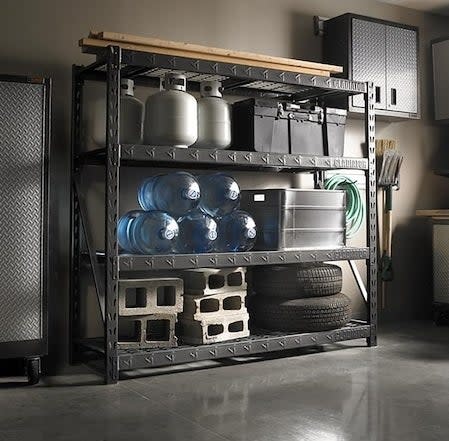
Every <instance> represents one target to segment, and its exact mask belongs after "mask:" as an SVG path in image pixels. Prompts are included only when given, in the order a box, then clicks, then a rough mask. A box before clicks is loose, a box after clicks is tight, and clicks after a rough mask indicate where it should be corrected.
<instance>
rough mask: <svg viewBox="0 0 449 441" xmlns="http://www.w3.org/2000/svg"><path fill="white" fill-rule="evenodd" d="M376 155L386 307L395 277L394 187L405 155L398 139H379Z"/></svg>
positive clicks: (397, 187) (383, 286) (381, 272)
mask: <svg viewBox="0 0 449 441" xmlns="http://www.w3.org/2000/svg"><path fill="white" fill-rule="evenodd" d="M376 156H377V158H378V163H379V165H380V167H379V168H378V170H380V171H379V177H378V185H379V187H380V188H382V189H383V193H384V194H383V196H384V197H383V201H384V207H383V225H382V248H381V253H382V254H381V259H380V276H381V280H382V297H381V306H382V309H383V308H384V307H385V292H386V282H390V281H392V280H393V278H394V271H393V260H392V253H391V239H392V232H393V216H392V211H393V188H395V189H396V190H398V189H399V172H400V169H401V165H402V161H403V155H402V154H401V153H399V152H398V151H397V150H396V140H394V139H377V140H376Z"/></svg>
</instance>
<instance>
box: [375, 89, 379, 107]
mask: <svg viewBox="0 0 449 441" xmlns="http://www.w3.org/2000/svg"><path fill="white" fill-rule="evenodd" d="M375 90H376V103H378V104H379V103H380V86H376V88H375Z"/></svg>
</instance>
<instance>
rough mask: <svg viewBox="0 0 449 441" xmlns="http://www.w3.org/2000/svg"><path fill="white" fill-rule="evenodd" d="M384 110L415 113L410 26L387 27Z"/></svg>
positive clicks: (413, 49) (414, 65)
mask: <svg viewBox="0 0 449 441" xmlns="http://www.w3.org/2000/svg"><path fill="white" fill-rule="evenodd" d="M386 28H387V31H386V43H387V109H388V110H394V111H398V112H408V113H417V112H418V40H417V33H416V31H414V30H411V29H404V28H399V27H397V26H387V27H386Z"/></svg>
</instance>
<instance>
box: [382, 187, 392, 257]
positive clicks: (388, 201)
mask: <svg viewBox="0 0 449 441" xmlns="http://www.w3.org/2000/svg"><path fill="white" fill-rule="evenodd" d="M392 202H393V190H392V187H391V186H388V187H387V188H386V189H385V213H384V216H385V218H384V232H383V233H384V238H383V239H384V240H383V243H384V249H383V251H384V252H385V254H386V255H387V256H389V257H391V236H392V232H393V213H392V208H393V206H392V205H393V204H392Z"/></svg>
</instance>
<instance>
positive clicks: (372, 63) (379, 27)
mask: <svg viewBox="0 0 449 441" xmlns="http://www.w3.org/2000/svg"><path fill="white" fill-rule="evenodd" d="M385 28H386V27H385V25H384V24H382V23H377V22H375V21H366V20H361V19H358V18H354V19H353V20H352V79H353V80H355V81H367V80H369V81H372V82H373V83H374V87H375V94H376V97H375V107H376V109H386V108H387V94H386V87H385V85H386V80H387V79H386V71H385V66H386V53H385V44H386V41H385V39H386V35H385ZM352 105H353V106H354V107H361V108H365V102H364V100H363V96H362V95H356V96H354V97H353V98H352Z"/></svg>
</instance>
